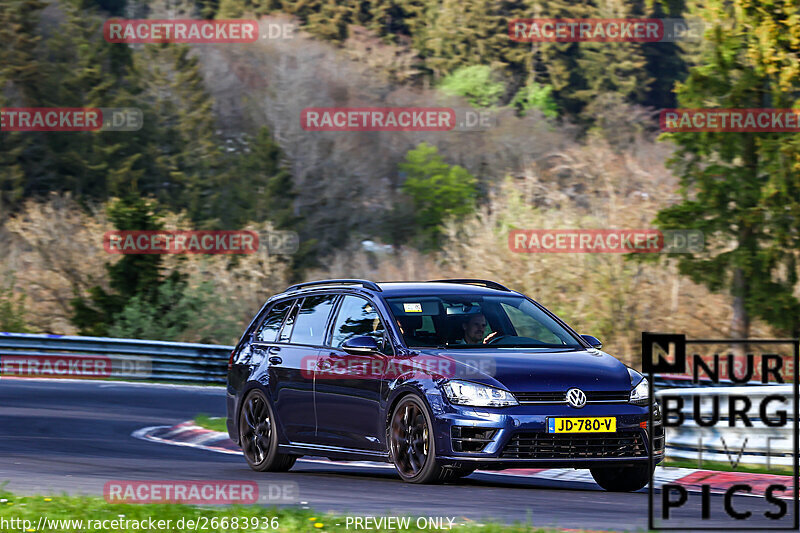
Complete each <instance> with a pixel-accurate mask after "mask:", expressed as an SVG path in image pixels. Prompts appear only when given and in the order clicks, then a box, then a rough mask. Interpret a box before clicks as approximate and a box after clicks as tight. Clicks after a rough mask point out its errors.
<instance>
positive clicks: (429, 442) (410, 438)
mask: <svg viewBox="0 0 800 533" xmlns="http://www.w3.org/2000/svg"><path fill="white" fill-rule="evenodd" d="M387 433H388V437H389V438H388V441H389V453H390V456H391V459H392V462H393V463H394V466H395V468H396V469H397V473H398V474H400V478H401V479H402V480H403V481H405V482H407V483H437V482H440V481H445V480H447V479H453V478H455V477H456V476H454V475H453V472H454V470H450V469H446V468H444V467H443V466H442V464H441V463H440V462H439V461H437V460H436V444H435V442H434V441H435V439H434V438H433V423H432V421H431V417H430V415H429V414H428V409H427V408H426V407H425V404H424V402H423V401H422V400H420V399H419V398H418V397H417V396H414V395H408V396H406V397H404V398H403V399H401V400H400V402H399V403H398V404H397V406H396V407H395V408H394V411H393V412H392V416H391V418H390V419H389V428H388V431H387Z"/></svg>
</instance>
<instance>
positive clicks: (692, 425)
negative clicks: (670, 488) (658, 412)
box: [656, 385, 795, 466]
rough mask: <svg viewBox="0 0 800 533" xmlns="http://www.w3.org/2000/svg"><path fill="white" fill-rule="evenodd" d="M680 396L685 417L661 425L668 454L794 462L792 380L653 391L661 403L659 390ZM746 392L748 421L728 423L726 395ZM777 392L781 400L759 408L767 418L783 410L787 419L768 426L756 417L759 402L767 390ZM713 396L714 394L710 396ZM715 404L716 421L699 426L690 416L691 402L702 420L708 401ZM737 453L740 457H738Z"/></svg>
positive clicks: (708, 410)
mask: <svg viewBox="0 0 800 533" xmlns="http://www.w3.org/2000/svg"><path fill="white" fill-rule="evenodd" d="M664 395H669V396H676V397H681V398H683V408H682V409H681V412H682V413H683V415H684V417H685V418H684V422H683V424H681V425H680V426H678V427H665V431H666V451H665V454H666V456H667V457H675V458H682V459H691V460H692V461H695V462H697V463H698V464H701V462H702V461H721V462H725V463H729V462H734V463H735V462H736V461H737V460H739V459H740V462H741V463H742V464H759V465H784V466H791V465H793V464H794V459H793V454H794V433H793V432H794V423H793V417H794V413H795V406H794V386H793V385H765V386H751V387H701V388H675V389H665V390H660V391H657V392H656V398H659V399H660V400H662V401H660V403H661V404H662V407H663V396H664ZM731 395H742V396H747V397H748V398H749V399H750V401H751V406H750V409H748V410H747V411H746V413H747V416H748V418H749V420H750V421H751V422H752V426H745V425H744V424H743V423H742V421H741V420H740V419H737V420H736V425H735V426H734V427H730V426H729V425H728V421H729V420H730V413H729V410H728V408H729V403H728V402H729V396H731ZM770 395H781V396H784V397H785V398H786V402H779V401H771V402H769V404H768V405H767V408H766V409H765V412H764V414H765V415H766V418H767V419H768V420H776V419H777V418H778V414H777V413H778V411H785V412H786V424H785V425H783V426H779V427H771V426H768V425H766V424H765V423H764V421H763V420H762V418H761V412H760V408H761V402H762V400H764V399H765V398H766V397H767V396H770ZM714 398H716V400H714ZM714 401H717V402H718V405H719V421H718V422H717V423H716V424H715V425H713V426H711V427H701V426H698V425H697V423H696V422H695V421H694V416H693V410H694V404H695V402H699V412H700V415H701V417H702V418H703V420H708V419H709V418H710V417H711V415H712V407H713V402H714ZM740 454H741V458H740Z"/></svg>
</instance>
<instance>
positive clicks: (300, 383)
mask: <svg viewBox="0 0 800 533" xmlns="http://www.w3.org/2000/svg"><path fill="white" fill-rule="evenodd" d="M334 301H335V296H334V295H318V296H307V297H305V298H301V299H297V300H295V301H294V302H293V304H292V307H291V308H290V309H289V310H288V312H287V314H286V318H285V319H284V320H283V323H282V326H281V328H280V331H279V332H278V334H277V338H276V340H275V342H272V343H259V348H260V349H262V350H264V351H265V352H266V354H265V356H266V357H267V361H266V364H267V365H268V366H267V371H268V374H269V390H270V394H271V397H272V401H273V406H274V409H275V414H276V416H277V418H278V422H279V425H280V428H281V429H282V431H283V434H284V436H285V437H286V439H287V440H288V441H290V442H293V443H310V442H314V436H315V434H316V426H317V424H316V414H315V412H314V367H315V365H316V361H317V356H318V355H319V348H320V346H321V345H322V344H323V341H324V337H325V332H326V325H327V322H328V318H329V316H330V313H331V311H332V310H333V304H334ZM265 323H267V320H265ZM270 327H272V326H270ZM269 335H270V336H271V335H272V334H271V333H270V334H269ZM267 338H269V337H267Z"/></svg>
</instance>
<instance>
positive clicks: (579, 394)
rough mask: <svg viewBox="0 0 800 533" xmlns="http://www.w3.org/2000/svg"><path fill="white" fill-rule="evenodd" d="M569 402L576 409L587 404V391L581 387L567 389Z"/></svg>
mask: <svg viewBox="0 0 800 533" xmlns="http://www.w3.org/2000/svg"><path fill="white" fill-rule="evenodd" d="M567 403H568V404H570V405H571V406H572V407H574V408H576V409H580V408H581V407H583V406H584V405H586V393H585V392H583V391H582V390H580V389H569V390H568V391H567Z"/></svg>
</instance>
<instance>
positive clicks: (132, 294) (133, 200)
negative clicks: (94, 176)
mask: <svg viewBox="0 0 800 533" xmlns="http://www.w3.org/2000/svg"><path fill="white" fill-rule="evenodd" d="M155 207H156V205H155V204H154V203H153V202H151V201H148V200H145V199H143V198H141V197H138V196H136V195H134V194H130V195H128V196H126V197H124V198H121V199H119V200H116V201H114V202H112V204H111V205H110V206H109V208H108V216H109V219H110V220H111V222H112V223H113V224H114V227H115V228H116V229H117V230H122V231H125V230H132V231H137V230H144V231H146V230H160V229H162V223H161V221H160V219H159V216H158V214H157V213H156V212H155ZM161 266H162V256H161V255H159V254H134V255H125V256H123V257H122V258H121V259H120V260H119V261H117V262H116V263H114V264H107V265H106V271H107V273H108V285H109V289H110V290H106V289H105V288H104V287H101V286H99V285H97V286H94V287H92V288H91V289H90V290H89V298H88V301H87V300H85V299H84V298H83V297H81V296H80V295H76V297H75V298H74V299H73V301H72V307H73V310H74V313H73V318H72V322H73V324H75V326H76V327H78V328H79V330H80V334H81V335H98V336H104V335H107V334H108V331H109V327H110V326H111V325H112V324H113V323H114V322H115V320H116V319H117V317H118V316H119V314H120V313H121V312H122V311H123V310H124V309H125V307H126V306H127V305H128V304H129V303H130V302H131V301H132V300H133V299H134V298H138V299H139V300H140V301H145V302H148V303H151V304H154V303H156V302H157V300H158V297H159V287H160V286H161V285H162V284H163V283H173V284H176V283H179V282H181V281H182V276H181V275H180V274H179V273H178V271H177V270H175V271H173V273H172V274H170V276H169V277H168V278H167V279H163V278H162V276H161Z"/></svg>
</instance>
